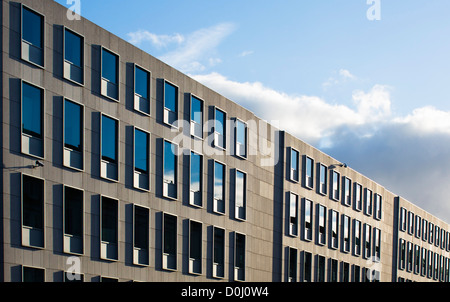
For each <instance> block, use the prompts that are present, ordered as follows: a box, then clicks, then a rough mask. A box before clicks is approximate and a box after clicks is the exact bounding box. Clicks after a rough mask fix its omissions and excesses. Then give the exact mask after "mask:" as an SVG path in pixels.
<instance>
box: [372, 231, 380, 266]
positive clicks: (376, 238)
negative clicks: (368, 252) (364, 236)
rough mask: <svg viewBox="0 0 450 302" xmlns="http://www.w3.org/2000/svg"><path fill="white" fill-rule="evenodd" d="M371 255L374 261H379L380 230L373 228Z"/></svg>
mask: <svg viewBox="0 0 450 302" xmlns="http://www.w3.org/2000/svg"><path fill="white" fill-rule="evenodd" d="M373 256H374V259H373V260H374V261H376V262H379V261H380V259H381V230H380V229H377V228H373Z"/></svg>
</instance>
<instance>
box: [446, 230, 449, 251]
mask: <svg viewBox="0 0 450 302" xmlns="http://www.w3.org/2000/svg"><path fill="white" fill-rule="evenodd" d="M445 235H446V238H447V242H446V247H445V250H446V251H447V252H449V251H450V232H445Z"/></svg>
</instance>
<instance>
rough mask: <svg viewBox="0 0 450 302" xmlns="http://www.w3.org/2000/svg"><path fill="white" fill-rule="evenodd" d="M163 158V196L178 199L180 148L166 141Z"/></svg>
mask: <svg viewBox="0 0 450 302" xmlns="http://www.w3.org/2000/svg"><path fill="white" fill-rule="evenodd" d="M163 156H164V157H163V169H164V171H163V196H164V197H167V198H171V199H177V197H178V189H177V179H178V176H177V175H178V146H177V145H175V144H173V143H171V142H169V141H166V140H165V141H164V154H163Z"/></svg>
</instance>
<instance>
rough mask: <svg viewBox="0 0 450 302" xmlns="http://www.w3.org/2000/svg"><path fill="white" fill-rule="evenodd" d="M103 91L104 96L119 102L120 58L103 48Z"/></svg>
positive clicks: (101, 90)
mask: <svg viewBox="0 0 450 302" xmlns="http://www.w3.org/2000/svg"><path fill="white" fill-rule="evenodd" d="M101 63H102V68H101V69H102V74H101V89H100V92H101V94H102V95H103V96H105V97H107V98H110V99H112V100H114V101H118V100H119V56H118V55H116V54H115V53H113V52H111V51H109V50H107V49H106V48H104V47H102V48H101Z"/></svg>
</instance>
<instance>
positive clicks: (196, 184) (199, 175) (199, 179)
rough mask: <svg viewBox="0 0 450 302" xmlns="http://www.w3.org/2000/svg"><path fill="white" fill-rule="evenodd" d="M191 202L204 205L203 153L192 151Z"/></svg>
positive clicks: (194, 204)
mask: <svg viewBox="0 0 450 302" xmlns="http://www.w3.org/2000/svg"><path fill="white" fill-rule="evenodd" d="M189 180H190V195H189V204H190V205H193V206H197V207H201V206H202V205H203V201H202V200H203V199H202V192H203V191H202V187H203V155H200V154H197V153H195V152H193V151H191V162H190V175H189Z"/></svg>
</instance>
